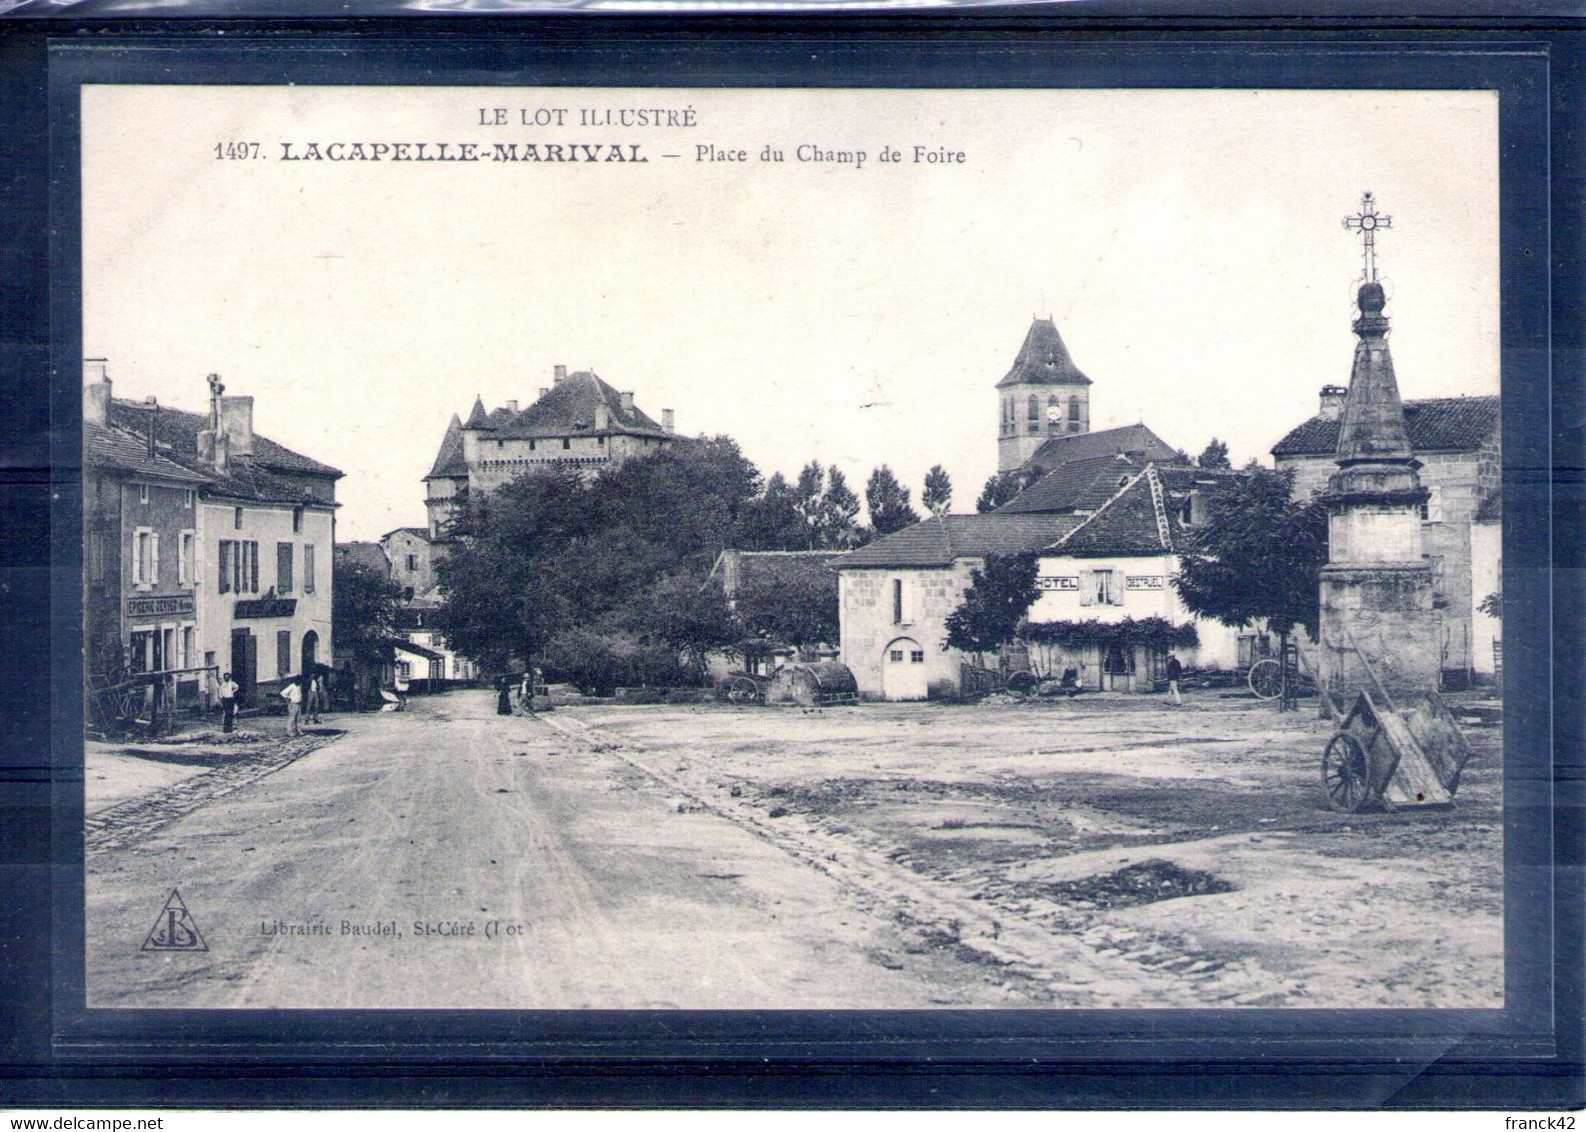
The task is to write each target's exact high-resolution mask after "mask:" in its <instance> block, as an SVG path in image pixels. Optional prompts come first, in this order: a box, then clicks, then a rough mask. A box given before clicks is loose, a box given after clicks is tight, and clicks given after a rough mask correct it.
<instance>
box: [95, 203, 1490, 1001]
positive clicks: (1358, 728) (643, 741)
mask: <svg viewBox="0 0 1586 1132" xmlns="http://www.w3.org/2000/svg"><path fill="white" fill-rule="evenodd" d="M1391 224H1392V221H1391V217H1390V216H1389V215H1388V214H1387V213H1386V212H1385V211H1383V210H1381V209H1379V207H1378V204H1377V202H1376V201H1375V199H1374V198H1373V196H1372V194H1370V193H1366V194H1365V195H1364V197H1363V198H1361V199H1359V200H1358V207H1357V208H1356V210H1355V211H1354V212H1353V213H1352V214H1351V215H1350V216H1349V217H1347V218H1346V219H1345V222H1344V226H1345V228H1346V229H1347V230H1348V232H1349V234H1350V235H1351V237H1352V238H1354V239H1356V240H1357V241H1358V242H1359V244H1360V251H1361V253H1362V259H1361V261H1360V262H1361V264H1362V268H1361V273H1360V276H1359V278H1358V279H1356V280H1355V281H1354V283H1353V287H1354V309H1353V311H1352V312H1350V315H1349V318H1348V319H1347V320H1341V321H1340V322H1339V325H1338V328H1337V336H1336V372H1337V379H1336V381H1333V382H1329V383H1328V384H1326V385H1324V386H1323V387H1322V388H1321V389H1320V390H1319V393H1318V400H1317V403H1316V408H1315V412H1314V414H1313V415H1312V416H1310V417H1309V418H1308V419H1303V420H1287V421H1274V422H1272V427H1271V434H1270V437H1271V438H1270V447H1269V448H1268V450H1267V451H1266V452H1265V453H1262V454H1261V455H1260V457H1259V458H1251V459H1249V460H1248V462H1244V463H1239V464H1236V463H1235V462H1234V461H1232V460H1230V459H1229V454H1228V448H1227V445H1226V444H1224V443H1222V442H1221V441H1220V440H1218V439H1217V437H1215V436H1204V437H1185V436H1181V435H1179V434H1178V433H1177V432H1176V431H1175V429H1174V427H1173V425H1174V423H1175V422H1174V420H1173V419H1172V418H1171V416H1169V417H1168V419H1166V420H1162V421H1157V420H1152V421H1151V422H1150V423H1148V422H1147V421H1146V420H1145V419H1144V417H1142V419H1141V420H1140V421H1138V422H1137V423H1134V424H1129V425H1122V426H1116V427H1106V428H1095V429H1093V428H1092V425H1091V422H1092V418H1093V414H1094V415H1096V416H1102V415H1104V414H1103V413H1102V409H1103V407H1104V406H1105V404H1106V401H1107V399H1108V398H1118V397H1125V396H1127V395H1128V394H1127V393H1126V392H1125V390H1124V388H1123V387H1124V386H1125V385H1126V383H1127V381H1128V379H1127V377H1125V376H1121V375H1120V376H1118V377H1114V376H1113V375H1109V374H1103V373H1095V374H1090V373H1087V372H1086V370H1085V369H1083V368H1082V367H1081V364H1080V362H1081V359H1076V358H1075V357H1074V356H1072V354H1071V352H1070V350H1069V348H1068V346H1067V344H1066V343H1065V341H1064V337H1063V334H1062V331H1061V327H1060V326H1059V325H1057V322H1056V320H1054V319H1053V318H1051V317H1049V316H1038V317H1036V318H1034V319H1033V320H1032V321H1031V322H1029V323H1028V324H1027V326H1026V327H1025V328H1024V331H1023V339H1022V341H1016V340H1015V341H1009V343H1008V350H1007V354H1008V357H1011V364H1008V363H1007V362H1006V361H1004V362H1003V363H1000V364H1001V365H1007V368H1006V370H1005V371H1004V372H1001V373H1000V374H999V372H997V371H995V370H992V371H989V372H987V373H985V374H983V375H981V377H980V378H979V379H977V380H978V381H979V383H980V384H981V385H982V386H983V389H984V406H985V411H986V413H987V414H988V417H989V416H990V415H991V414H995V419H996V432H995V446H996V468H997V471H996V474H995V475H993V476H992V477H991V478H990V479H989V480H988V481H986V482H985V483H984V484H983V485H973V486H972V485H968V484H963V483H959V482H957V481H956V480H955V478H954V476H953V474H952V469H951V468H947V467H943V466H942V465H937V466H935V467H933V468H932V469H931V470H930V472H929V473H928V474H927V476H926V477H925V478H924V480H923V482H922V483H921V484H919V485H918V487H919V491H918V494H916V493H915V491H914V488H913V487H912V486H906V485H904V484H903V483H902V482H900V480H899V478H898V477H897V476H896V475H895V474H894V473H893V471H892V469H891V467H890V466H889V464H888V463H887V462H885V461H884V460H881V459H878V460H877V462H876V464H875V466H874V468H873V471H872V472H871V474H870V475H869V477H868V479H867V480H866V481H865V482H864V483H863V484H860V483H854V484H852V485H850V483H849V482H848V480H847V478H846V477H845V475H844V474H843V472H842V471H841V469H840V468H838V467H837V466H836V465H835V464H834V463H830V462H826V461H823V460H822V459H821V458H820V456H819V454H818V453H816V454H814V458H813V459H812V460H811V461H810V462H809V463H808V464H806V465H805V466H804V467H803V468H802V469H800V470H798V471H797V472H796V473H795V472H791V471H790V472H789V473H787V474H784V473H782V472H774V473H771V474H769V475H764V474H762V472H761V470H760V468H759V467H757V466H756V464H755V463H754V460H753V453H750V452H747V451H744V450H742V449H740V447H739V446H738V444H737V443H736V442H735V441H734V440H733V439H732V438H731V437H728V436H725V435H720V434H719V433H717V432H716V431H715V430H714V429H713V426H712V422H709V421H699V422H683V424H686V425H687V426H688V427H691V428H695V429H697V431H695V432H692V433H691V432H689V431H688V428H686V427H683V425H682V424H680V422H679V421H678V420H677V419H676V418H675V415H674V413H673V411H672V410H671V409H667V408H662V409H659V410H658V411H655V412H652V411H651V410H650V409H648V408H646V407H645V406H644V405H643V396H642V390H641V389H635V390H633V391H628V390H626V389H625V388H622V386H624V385H626V384H627V383H628V379H627V378H625V377H622V376H618V377H616V381H617V382H618V384H615V385H614V384H612V383H611V382H610V381H608V380H607V378H606V377H602V376H600V375H599V374H597V373H596V372H595V371H594V370H593V369H574V370H571V371H570V370H569V368H568V367H567V366H564V365H560V364H552V365H549V366H546V367H545V369H546V372H545V378H544V383H543V384H535V385H532V386H531V387H530V389H526V390H525V391H524V396H523V397H522V398H521V399H520V400H516V401H508V402H506V403H505V404H499V405H496V406H494V407H491V406H489V405H487V404H486V402H485V401H484V399H483V398H482V397H481V398H475V399H474V400H473V403H472V405H471V406H466V407H465V406H464V405H463V404H459V405H458V411H457V412H456V414H455V415H454V416H453V417H452V418H451V420H450V421H449V422H446V421H437V422H435V428H434V433H435V435H436V436H437V437H438V438H439V443H438V445H437V447H436V448H435V450H434V451H433V453H432V454H431V453H424V454H419V453H414V454H413V456H414V467H413V479H414V481H416V482H418V481H420V479H421V477H422V480H421V482H422V490H423V495H422V496H419V495H417V492H415V493H414V499H413V513H414V517H415V519H417V518H418V517H419V516H422V519H423V521H422V523H419V522H415V523H414V524H413V525H411V526H402V527H398V528H395V529H393V530H391V531H389V532H388V533H386V534H385V535H384V536H383V537H381V538H380V539H378V540H342V539H340V538H338V535H337V528H338V524H339V523H342V522H344V521H345V520H346V516H345V515H343V514H339V513H338V508H339V506H340V505H339V503H338V500H337V484H338V482H339V481H340V480H341V478H342V477H343V475H344V472H343V471H342V470H341V468H340V467H339V466H338V465H339V464H340V463H341V462H342V461H341V457H340V456H338V455H337V454H336V453H333V452H315V453H304V452H299V451H296V450H295V449H293V448H289V447H287V446H285V445H283V444H280V443H277V442H275V441H273V440H271V439H269V438H267V437H265V436H263V435H261V434H260V433H258V432H256V431H255V429H254V427H253V414H254V398H255V397H256V396H258V397H267V396H269V393H268V391H265V390H257V391H256V390H248V389H233V388H230V387H229V386H228V382H227V381H226V380H225V377H224V375H211V376H210V377H209V379H208V381H207V383H204V382H203V381H201V380H195V381H194V382H193V383H192V384H193V397H192V399H191V400H190V401H188V402H186V403H184V404H182V405H163V404H160V403H158V402H156V401H154V400H152V399H146V398H144V397H142V396H140V395H139V391H137V390H127V391H125V392H123V391H122V390H121V389H120V388H118V387H116V385H115V383H114V382H115V377H114V374H115V362H116V360H115V359H114V358H111V359H91V360H89V361H87V362H86V363H85V392H84V491H85V495H84V499H85V519H86V530H85V573H86V581H87V591H86V592H87V601H86V607H85V627H86V638H87V639H86V648H85V656H86V657H87V664H86V672H85V678H86V688H85V695H86V701H87V703H88V718H87V720H86V724H87V728H88V741H87V753H86V758H85V764H84V789H85V813H86V820H87V828H86V833H85V836H86V847H87V858H86V860H87V866H86V867H87V902H88V907H87V923H88V939H87V966H88V990H89V1000H90V1004H91V1005H95V1006H144V1007H167V1006H204V1007H213V1006H234V1007H291V1006H343V1007H473V1006H478V1007H555V1008H660V1007H666V1008H805V1007H808V1008H860V1007H863V1008H892V1007H900V1008H926V1007H944V1006H964V1007H993V1006H1047V1007H1206V1006H1250V1007H1429V1006H1437V1007H1453V1006H1467V1007H1493V1006H1499V1005H1501V1004H1502V1002H1503V988H1504V978H1503V948H1502V944H1503V902H1502V878H1503V870H1502V789H1501V786H1502V779H1503V765H1502V744H1501V723H1502V706H1501V682H1502V639H1501V605H1502V584H1501V557H1500V556H1501V528H1502V507H1501V498H1502V496H1501V482H1500V480H1501V463H1502V461H1501V450H1500V432H1499V425H1500V417H1499V404H1498V397H1497V396H1496V395H1486V396H1482V395H1469V396H1450V397H1439V398H1433V399H1408V400H1405V399H1401V395H1400V391H1399V385H1398V379H1397V377H1396V375H1395V371H1394V366H1393V359H1392V354H1391V351H1390V348H1389V332H1390V328H1391V315H1392V310H1391V307H1392V304H1391V302H1390V300H1389V296H1388V294H1387V292H1386V291H1385V289H1384V287H1383V286H1382V285H1381V284H1380V283H1379V281H1378V263H1377V254H1378V251H1379V250H1380V249H1378V248H1377V247H1376V243H1375V238H1376V235H1377V234H1378V233H1379V232H1380V231H1382V230H1384V229H1387V228H1390V227H1391ZM1413 332H1415V333H1431V332H1432V331H1431V329H1430V328H1426V327H1417V328H1415V330H1414V331H1413ZM999 368H1000V366H999ZM531 392H533V396H530V395H529V394H530V393H531ZM1112 415H1113V417H1114V418H1116V413H1114V414H1112ZM1145 415H1147V416H1154V414H1145ZM1181 445H1187V447H1181ZM883 455H884V454H883ZM900 458H901V457H900ZM420 461H422V466H420ZM976 491H978V497H973V496H974V493H975V492H976ZM916 504H918V505H916ZM162 547H163V550H164V552H163V554H162Z"/></svg>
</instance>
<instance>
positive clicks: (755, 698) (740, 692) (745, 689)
mask: <svg viewBox="0 0 1586 1132" xmlns="http://www.w3.org/2000/svg"><path fill="white" fill-rule="evenodd" d="M727 699H728V700H730V701H731V702H732V703H735V704H757V703H759V702H760V686H759V685H758V684H756V683H755V682H754V681H753V680H751V679H749V677H747V676H740V677H738V678H737V679H736V680H734V681H733V682H732V685H731V686H730V687H729V688H728V689H727Z"/></svg>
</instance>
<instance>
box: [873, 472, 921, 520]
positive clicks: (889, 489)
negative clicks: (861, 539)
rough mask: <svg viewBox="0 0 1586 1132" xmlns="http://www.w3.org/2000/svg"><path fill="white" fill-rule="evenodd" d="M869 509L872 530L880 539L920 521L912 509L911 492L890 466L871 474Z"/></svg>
mask: <svg viewBox="0 0 1586 1132" xmlns="http://www.w3.org/2000/svg"><path fill="white" fill-rule="evenodd" d="M865 506H866V507H868V508H869V509H870V528H871V530H872V531H874V532H875V536H876V537H877V538H880V537H881V536H882V535H890V534H891V533H892V532H893V531H901V530H902V529H903V528H904V527H911V526H913V525H914V524H915V523H918V522H919V521H920V517H919V515H917V514H916V513H915V511H914V508H913V507H911V506H910V505H909V489H908V488H906V487H904V486H903V485H902V484H901V483H899V482H898V477H897V476H896V475H894V474H893V472H892V469H891V468H890V467H888V466H887V465H886V464H882V465H881V466H880V467H879V468H877V469H876V470H875V471H873V472H871V473H870V482H869V483H867V484H866V485H865Z"/></svg>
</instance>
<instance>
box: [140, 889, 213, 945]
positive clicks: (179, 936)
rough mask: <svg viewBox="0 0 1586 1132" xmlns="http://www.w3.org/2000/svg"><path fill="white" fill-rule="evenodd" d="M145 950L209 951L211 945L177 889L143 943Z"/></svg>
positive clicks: (168, 898) (173, 890) (173, 891)
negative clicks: (207, 942) (206, 941)
mask: <svg viewBox="0 0 1586 1132" xmlns="http://www.w3.org/2000/svg"><path fill="white" fill-rule="evenodd" d="M143 950H144V951H208V950H209V945H208V944H206V943H205V942H204V936H203V933H201V932H200V931H199V930H198V924H197V923H196V922H194V920H193V917H192V916H191V915H190V914H189V913H188V911H187V905H186V904H183V903H182V894H181V893H180V892H178V891H176V889H174V888H173V889H171V895H170V896H169V897H167V898H166V901H165V907H163V908H161V909H160V917H159V919H157V920H155V921H154V927H152V928H150V929H149V936H148V938H147V939H145V940H144V941H143Z"/></svg>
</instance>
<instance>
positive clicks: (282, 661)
mask: <svg viewBox="0 0 1586 1132" xmlns="http://www.w3.org/2000/svg"><path fill="white" fill-rule="evenodd" d="M275 674H276V675H277V676H290V675H291V674H292V630H290V629H282V630H280V631H279V632H278V633H276V635H275Z"/></svg>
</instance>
